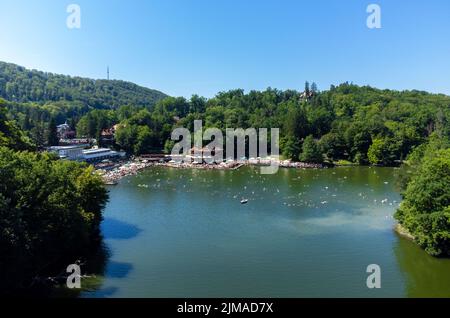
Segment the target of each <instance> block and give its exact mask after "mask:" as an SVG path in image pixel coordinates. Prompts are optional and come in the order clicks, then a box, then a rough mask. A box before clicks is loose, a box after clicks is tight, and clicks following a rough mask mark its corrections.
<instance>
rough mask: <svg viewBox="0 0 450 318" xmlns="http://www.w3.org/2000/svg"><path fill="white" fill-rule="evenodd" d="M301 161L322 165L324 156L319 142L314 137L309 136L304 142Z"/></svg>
mask: <svg viewBox="0 0 450 318" xmlns="http://www.w3.org/2000/svg"><path fill="white" fill-rule="evenodd" d="M299 159H300V161H302V162H309V163H322V162H323V156H322V152H321V151H320V148H319V146H318V144H317V142H316V141H315V140H314V137H313V136H312V135H309V136H308V137H306V138H305V140H304V141H303V146H302V153H301V155H300V158H299Z"/></svg>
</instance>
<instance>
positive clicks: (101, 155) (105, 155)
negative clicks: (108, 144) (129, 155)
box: [83, 148, 125, 162]
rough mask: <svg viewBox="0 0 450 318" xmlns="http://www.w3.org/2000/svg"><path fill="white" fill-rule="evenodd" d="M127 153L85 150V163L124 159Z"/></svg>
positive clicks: (102, 149) (107, 149)
mask: <svg viewBox="0 0 450 318" xmlns="http://www.w3.org/2000/svg"><path fill="white" fill-rule="evenodd" d="M124 156H125V153H123V152H118V151H114V150H111V149H109V148H98V149H87V150H83V160H84V161H88V162H91V161H101V160H104V159H113V158H120V157H124Z"/></svg>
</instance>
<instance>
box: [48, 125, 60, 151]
mask: <svg viewBox="0 0 450 318" xmlns="http://www.w3.org/2000/svg"><path fill="white" fill-rule="evenodd" d="M47 144H48V145H49V146H57V145H58V144H59V138H58V132H57V128H56V120H55V118H52V119H51V120H50V123H49V124H48V130H47Z"/></svg>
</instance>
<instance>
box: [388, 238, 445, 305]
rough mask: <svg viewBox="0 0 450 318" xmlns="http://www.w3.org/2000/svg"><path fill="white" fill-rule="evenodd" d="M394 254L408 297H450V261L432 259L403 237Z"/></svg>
mask: <svg viewBox="0 0 450 318" xmlns="http://www.w3.org/2000/svg"><path fill="white" fill-rule="evenodd" d="M394 253H395V256H396V258H397V262H398V264H399V266H400V268H401V270H402V273H403V275H404V279H405V283H406V284H405V289H406V290H405V293H406V296H407V297H450V259H448V258H444V259H443V258H435V257H432V256H430V255H428V254H427V253H426V252H425V251H424V250H423V249H421V248H420V247H419V246H417V245H416V244H415V243H414V242H412V241H410V240H407V239H405V238H403V237H399V240H398V243H397V245H396V246H395V247H394Z"/></svg>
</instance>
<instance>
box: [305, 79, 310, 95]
mask: <svg viewBox="0 0 450 318" xmlns="http://www.w3.org/2000/svg"><path fill="white" fill-rule="evenodd" d="M309 92H310V88H309V82H308V81H306V82H305V93H306V96H309Z"/></svg>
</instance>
